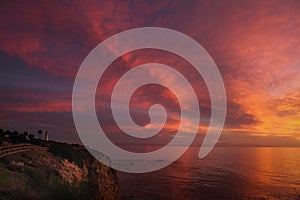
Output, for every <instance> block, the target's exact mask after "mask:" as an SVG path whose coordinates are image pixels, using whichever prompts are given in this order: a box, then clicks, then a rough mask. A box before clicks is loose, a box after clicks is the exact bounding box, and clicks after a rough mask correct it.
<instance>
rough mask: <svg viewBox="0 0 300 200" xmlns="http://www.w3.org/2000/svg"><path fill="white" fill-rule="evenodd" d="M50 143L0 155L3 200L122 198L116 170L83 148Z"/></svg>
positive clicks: (0, 195) (107, 199) (0, 182)
mask: <svg viewBox="0 0 300 200" xmlns="http://www.w3.org/2000/svg"><path fill="white" fill-rule="evenodd" d="M48 146H49V147H48V148H45V150H39V151H34V150H32V151H28V152H23V153H19V154H14V155H9V156H5V157H3V158H0V200H2V199H55V200H58V199H95V200H104V199H105V200H114V199H120V193H119V181H118V177H117V174H116V171H115V170H113V169H111V168H109V167H107V166H105V165H103V164H102V163H100V162H99V161H97V160H96V159H94V158H93V157H92V156H91V155H90V154H89V153H88V152H87V151H86V150H84V149H83V148H82V147H78V146H71V145H67V144H59V143H52V144H49V145H48ZM51 148H52V150H51ZM48 151H50V152H48Z"/></svg>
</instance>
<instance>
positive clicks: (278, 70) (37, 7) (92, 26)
mask: <svg viewBox="0 0 300 200" xmlns="http://www.w3.org/2000/svg"><path fill="white" fill-rule="evenodd" d="M299 9H300V2H299V1H297V0H293V1H292V0H287V1H280V0H270V1H250V0H248V1H247V0H245V1H230V0H225V1H214V0H213V1H153V2H148V1H94V0H89V1H79V0H75V1H66V0H62V1H50V0H45V1H32V0H28V1H18V0H11V1H1V2H0V13H1V16H0V64H1V68H0V74H1V75H0V76H1V79H0V111H1V112H0V128H2V129H4V130H6V129H9V130H17V131H20V132H23V131H25V130H26V131H29V132H32V133H36V131H37V130H38V129H42V130H47V131H48V132H49V137H50V139H54V140H59V141H67V142H76V143H78V142H80V141H79V138H78V136H77V134H76V129H75V126H74V122H73V118H72V89H73V84H74V80H75V77H76V74H77V72H78V69H79V67H80V65H81V63H82V62H83V60H84V59H85V57H86V56H87V55H88V53H89V52H90V51H91V50H92V49H93V48H94V47H96V46H97V45H98V44H99V43H100V42H102V41H104V40H105V39H107V38H109V37H110V36H113V35H115V34H117V33H120V32H122V31H125V30H129V29H133V28H138V27H164V28H168V29H173V30H176V31H179V32H182V33H184V34H186V35H188V36H190V37H191V38H193V39H194V40H196V41H197V42H198V43H200V44H201V45H202V46H203V47H204V48H205V49H206V51H207V52H208V53H209V55H210V56H211V57H212V59H213V60H214V62H215V63H216V65H217V66H218V69H219V71H220V73H221V75H222V78H223V80H224V85H225V89H226V94H227V116H226V122H225V126H224V129H223V133H222V136H221V138H220V140H219V143H220V144H224V145H226V144H234V145H272V146H300V81H299V80H300V56H299V55H300V39H299V36H300V12H299ZM149 62H158V63H163V64H165V65H168V66H171V67H173V68H174V69H176V70H178V71H179V72H180V73H181V74H182V75H184V76H185V77H186V78H187V80H189V82H190V83H191V85H192V87H193V89H194V90H195V92H196V94H197V98H198V102H199V107H200V112H201V121H200V124H199V129H198V135H199V136H197V138H196V142H195V144H200V141H201V139H202V138H203V136H204V135H205V133H206V130H207V126H208V124H209V119H210V114H211V111H210V110H211V104H210V103H211V102H210V99H209V94H208V90H207V87H206V85H205V83H204V82H203V79H202V78H201V76H199V75H198V74H197V73H196V71H195V70H194V69H193V67H192V66H191V65H190V64H189V63H188V62H186V61H185V60H184V59H182V58H179V57H178V56H176V55H174V54H172V53H169V52H162V51H161V50H154V49H146V50H137V51H134V52H130V53H127V54H125V55H122V56H121V57H119V58H118V59H117V60H115V61H114V62H113V63H112V64H111V65H110V66H109V68H108V70H107V71H106V72H105V75H104V76H103V78H102V79H101V80H100V82H99V84H98V88H97V96H96V110H97V114H98V120H99V123H100V124H101V126H103V129H104V130H105V131H106V132H107V136H108V137H109V138H110V139H111V140H112V141H114V142H115V143H124V144H128V143H130V144H139V143H143V141H142V139H135V138H130V137H129V136H128V135H126V134H124V133H122V131H121V130H120V128H118V127H117V126H116V123H115V121H114V119H113V117H112V114H111V110H110V107H109V105H110V98H109V96H110V94H111V92H112V90H113V88H114V86H115V84H116V82H117V81H118V79H119V78H120V77H121V76H122V74H124V73H126V72H127V71H129V70H130V69H132V68H134V67H135V66H137V65H140V64H145V63H149ZM150 75H151V74H150ZM152 76H153V74H152ZM161 76H162V77H165V78H166V80H168V83H169V84H174V82H172V80H169V79H168V76H167V75H165V74H163V73H161ZM177 95H179V97H184V98H188V97H189V94H177ZM156 103H159V104H161V105H163V106H164V107H165V109H166V111H167V113H168V116H167V121H166V124H165V126H164V128H163V129H162V131H160V133H159V134H158V135H157V136H155V137H153V138H148V139H147V142H146V143H147V144H153V145H161V144H164V143H168V142H169V141H170V140H171V139H172V137H173V135H174V134H175V133H176V130H177V129H178V124H179V123H180V120H179V119H178V116H179V115H180V107H179V104H178V99H177V97H176V94H174V93H172V91H170V90H169V89H168V88H165V87H162V86H159V85H146V86H143V87H141V88H139V89H138V90H137V91H135V92H134V94H133V96H132V98H131V100H130V109H131V110H130V111H131V116H132V118H133V120H134V121H135V122H136V123H137V124H139V125H141V126H145V125H147V124H148V123H149V116H148V114H147V113H148V109H149V108H150V106H151V105H153V104H156ZM192 110H193V107H191V108H190V111H192ZM100 113H104V114H100ZM187 132H188V130H187Z"/></svg>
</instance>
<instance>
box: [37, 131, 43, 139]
mask: <svg viewBox="0 0 300 200" xmlns="http://www.w3.org/2000/svg"><path fill="white" fill-rule="evenodd" d="M37 133H38V134H39V139H41V136H42V134H43V131H42V130H38V132H37Z"/></svg>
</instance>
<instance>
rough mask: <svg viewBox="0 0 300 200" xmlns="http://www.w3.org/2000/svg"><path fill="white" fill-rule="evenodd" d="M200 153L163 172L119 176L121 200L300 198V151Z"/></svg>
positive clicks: (247, 149)
mask: <svg viewBox="0 0 300 200" xmlns="http://www.w3.org/2000/svg"><path fill="white" fill-rule="evenodd" d="M198 151H199V147H191V148H190V149H189V150H188V151H187V152H186V153H185V154H184V155H183V156H182V157H181V158H180V159H179V160H177V161H176V162H174V163H173V164H171V165H169V166H168V167H166V168H164V169H161V170H159V171H155V172H150V173H143V174H129V173H124V172H119V173H118V175H119V178H120V187H121V196H122V199H126V200H129V199H131V200H136V199H139V200H140V199H142V200H150V199H151V200H152V199H155V200H159V199H162V200H167V199H168V200H172V199H174V200H183V199H192V200H194V199H195V200H199V199H212V200H213V199H257V200H258V199H259V200H264V199H268V200H272V199H300V148H285V147H278V148H277V147H215V148H214V149H213V151H212V152H211V153H210V154H209V155H208V156H207V157H206V158H204V159H199V158H198V157H197V156H198ZM157 162H159V161H157Z"/></svg>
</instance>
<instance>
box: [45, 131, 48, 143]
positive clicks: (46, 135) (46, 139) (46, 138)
mask: <svg viewBox="0 0 300 200" xmlns="http://www.w3.org/2000/svg"><path fill="white" fill-rule="evenodd" d="M45 141H48V131H46V133H45Z"/></svg>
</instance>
